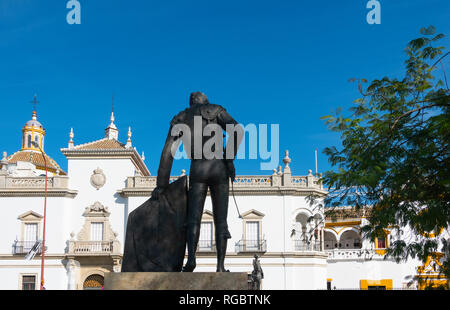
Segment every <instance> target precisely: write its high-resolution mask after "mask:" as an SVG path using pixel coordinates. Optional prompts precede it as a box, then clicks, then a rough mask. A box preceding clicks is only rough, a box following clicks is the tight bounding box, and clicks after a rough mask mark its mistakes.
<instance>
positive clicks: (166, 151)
mask: <svg viewBox="0 0 450 310" xmlns="http://www.w3.org/2000/svg"><path fill="white" fill-rule="evenodd" d="M180 141H181V139H179V136H173V135H172V126H170V129H169V133H168V135H167V138H166V143H165V144H164V148H163V150H162V153H161V159H160V161H159V168H158V177H157V178H156V186H157V187H159V188H166V187H167V186H168V185H169V179H170V171H171V170H172V163H173V154H175V152H173V153H172V150H174V151H176V150H177V149H178V146H179V144H180Z"/></svg>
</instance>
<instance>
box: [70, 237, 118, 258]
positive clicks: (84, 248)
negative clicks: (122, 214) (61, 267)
mask: <svg viewBox="0 0 450 310" xmlns="http://www.w3.org/2000/svg"><path fill="white" fill-rule="evenodd" d="M69 253H70V254H74V255H82V256H85V255H87V256H89V255H109V254H113V253H120V245H119V243H118V242H117V241H73V240H71V241H69Z"/></svg>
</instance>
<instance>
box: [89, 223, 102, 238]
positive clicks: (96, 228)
mask: <svg viewBox="0 0 450 310" xmlns="http://www.w3.org/2000/svg"><path fill="white" fill-rule="evenodd" d="M91 241H103V222H93V223H91Z"/></svg>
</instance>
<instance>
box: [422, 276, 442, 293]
mask: <svg viewBox="0 0 450 310" xmlns="http://www.w3.org/2000/svg"><path fill="white" fill-rule="evenodd" d="M430 278H431V277H428V278H421V277H419V287H418V289H419V290H421V291H423V290H425V289H427V288H439V287H446V289H448V288H449V286H448V283H449V282H448V279H445V278H437V279H430Z"/></svg>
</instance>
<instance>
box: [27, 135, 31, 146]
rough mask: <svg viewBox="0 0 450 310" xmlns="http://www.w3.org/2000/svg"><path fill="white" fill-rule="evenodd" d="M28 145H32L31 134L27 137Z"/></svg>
mask: <svg viewBox="0 0 450 310" xmlns="http://www.w3.org/2000/svg"><path fill="white" fill-rule="evenodd" d="M27 147H31V135H28V138H27Z"/></svg>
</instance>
